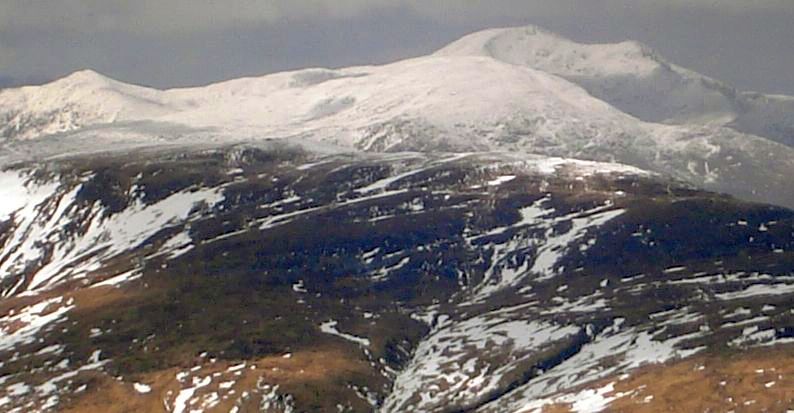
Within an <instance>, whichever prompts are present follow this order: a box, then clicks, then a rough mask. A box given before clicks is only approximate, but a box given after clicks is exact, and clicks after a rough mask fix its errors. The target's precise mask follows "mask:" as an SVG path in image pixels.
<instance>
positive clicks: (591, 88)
mask: <svg viewBox="0 0 794 413" xmlns="http://www.w3.org/2000/svg"><path fill="white" fill-rule="evenodd" d="M436 55H438V56H489V57H493V58H495V59H497V60H500V61H503V62H507V63H512V64H516V65H521V66H527V67H532V68H534V69H538V70H542V71H545V72H547V73H553V74H556V75H559V76H561V77H564V78H565V79H568V80H570V81H572V82H574V83H576V84H578V85H580V86H582V87H584V88H585V89H587V91H588V92H590V93H591V94H592V95H593V96H595V97H597V98H599V99H603V100H604V101H606V102H608V103H609V104H611V105H613V106H615V107H616V108H618V109H620V110H622V111H624V112H626V113H629V114H631V115H632V116H636V117H637V118H639V119H642V120H645V121H648V122H659V123H672V124H689V123H697V124H704V125H721V126H727V127H730V128H733V129H736V130H738V131H740V132H744V133H749V134H754V135H758V136H763V137H766V138H769V139H772V140H774V141H777V142H780V143H783V144H786V145H789V146H792V145H794V116H792V113H794V98H792V97H790V96H781V95H764V94H760V93H752V92H741V91H738V90H736V89H735V88H733V87H731V86H729V85H727V84H725V83H723V82H720V81H718V80H715V79H712V78H709V77H707V76H703V75H701V74H699V73H696V72H693V71H691V70H688V69H685V68H683V67H680V66H677V65H675V64H673V63H671V62H668V61H666V60H665V59H664V58H663V57H662V56H661V55H659V54H658V53H656V52H655V51H654V50H652V49H651V48H650V47H648V46H646V45H643V44H640V43H637V42H633V41H626V42H622V43H614V44H582V43H576V42H573V41H571V40H569V39H566V38H564V37H561V36H559V35H557V34H554V33H551V32H548V31H545V30H543V29H540V28H538V27H533V26H530V27H521V28H509V29H494V30H486V31H482V32H478V33H474V34H471V35H469V36H466V37H464V38H462V39H460V40H458V41H457V42H454V43H452V44H450V45H449V46H447V47H445V48H443V49H442V50H440V51H438V52H437V53H436Z"/></svg>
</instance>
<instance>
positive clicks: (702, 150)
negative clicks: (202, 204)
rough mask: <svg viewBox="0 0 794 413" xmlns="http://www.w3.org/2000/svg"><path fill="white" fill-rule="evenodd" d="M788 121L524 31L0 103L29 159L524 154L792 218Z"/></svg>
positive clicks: (650, 56)
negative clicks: (262, 152)
mask: <svg viewBox="0 0 794 413" xmlns="http://www.w3.org/2000/svg"><path fill="white" fill-rule="evenodd" d="M793 113H794V98H790V97H785V96H767V95H759V94H752V93H744V92H739V91H736V90H735V89H733V88H731V87H729V86H727V85H724V84H722V83H720V82H718V81H715V80H713V79H710V78H707V77H705V76H702V75H699V74H697V73H694V72H691V71H688V70H686V69H683V68H680V67H678V66H675V65H673V64H671V63H668V62H666V61H665V60H663V59H662V58H661V57H660V56H658V54H656V53H655V52H653V51H652V50H650V49H649V48H648V47H646V46H643V45H640V44H637V43H634V42H624V43H618V44H606V45H586V44H578V43H574V42H572V41H570V40H567V39H564V38H562V37H560V36H557V35H554V34H551V33H548V32H546V31H543V30H541V29H538V28H536V27H523V28H514V29H499V30H488V31H483V32H479V33H475V34H472V35H469V36H466V37H464V38H463V39H461V40H459V41H457V42H454V43H453V44H451V45H449V46H447V47H445V48H443V49H442V50H440V51H438V52H437V53H435V54H433V55H430V56H426V57H420V58H416V59H410V60H405V61H400V62H396V63H392V64H388V65H384V66H365V67H352V68H346V69H340V70H326V69H307V70H301V71H296V72H287V73H278V74H273V75H267V76H263V77H258V78H245V79H237V80H231V81H227V82H222V83H217V84H213V85H209V86H206V87H199V88H188V89H171V90H165V91H161V90H156V89H149V88H143V87H138V86H133V85H128V84H124V83H121V82H118V81H115V80H112V79H109V78H107V77H104V76H102V75H100V74H97V73H95V72H92V71H81V72H77V73H74V74H72V75H70V76H68V77H66V78H63V79H60V80H57V81H55V82H52V83H50V84H46V85H43V86H37V87H23V88H18V89H6V90H2V91H0V120H2V123H0V136H2V137H4V138H5V140H6V144H5V147H6V148H7V151H6V152H7V153H8V154H11V153H13V154H16V155H18V156H21V157H22V158H24V157H25V156H24V154H34V155H37V156H53V155H60V154H63V153H64V152H66V153H73V152H86V151H98V150H103V151H104V150H111V149H113V148H117V149H119V150H122V149H123V148H125V147H127V146H129V145H132V146H150V145H159V144H161V143H163V142H168V143H171V144H173V143H180V142H181V143H189V142H198V143H208V142H221V143H222V142H236V141H247V140H248V141H250V140H261V139H278V138H286V139H289V140H293V141H299V142H302V143H303V144H311V143H313V142H325V143H330V144H333V145H337V146H340V147H342V148H349V149H354V150H364V151H375V152H394V151H438V150H442V151H448V152H460V151H489V150H503V151H522V152H526V153H537V154H545V155H552V156H562V157H572V158H582V159H591V160H596V161H617V162H622V163H626V164H630V165H634V166H637V167H640V168H643V169H647V170H651V171H656V172H660V173H664V174H667V175H670V176H673V177H675V178H677V179H681V180H684V181H687V182H690V183H692V184H695V185H698V186H701V187H704V188H707V189H710V190H716V191H722V192H728V193H731V194H734V195H737V196H740V197H743V198H746V199H751V200H759V201H765V202H773V203H777V204H780V205H786V206H794V191H781V188H789V187H790V186H789V180H788V177H789V176H793V175H794V149H792V146H791V145H792V144H794V134H792V130H794V129H792V125H794V116H792V114H793ZM45 137H48V138H49V139H42V138H45ZM34 139H39V140H41V142H38V143H35V144H28V143H25V142H22V141H27V140H34ZM70 140H71V142H73V143H71V144H70V143H69V142H70ZM31 145H35V149H32V148H31ZM20 154H22V155H20ZM6 156H10V155H6Z"/></svg>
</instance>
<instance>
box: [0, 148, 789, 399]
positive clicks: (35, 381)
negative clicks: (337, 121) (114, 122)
mask: <svg viewBox="0 0 794 413" xmlns="http://www.w3.org/2000/svg"><path fill="white" fill-rule="evenodd" d="M0 182H2V183H3V185H2V187H0V191H1V192H0V193H1V194H2V196H3V199H4V200H7V201H8V202H4V203H3V208H2V209H0V291H2V295H3V299H2V300H0V360H2V364H0V409H2V410H4V411H10V412H33V411H72V412H89V411H90V412H95V411H107V412H114V411H118V412H122V411H172V412H187V411H206V412H215V411H218V412H230V411H231V412H250V411H266V412H290V411H292V412H295V411H329V412H330V411H353V412H359V411H360V412H369V411H382V412H404V411H422V412H450V411H472V412H536V411H579V412H581V411H601V410H603V409H606V410H610V409H611V410H614V411H665V410H669V409H673V410H680V409H681V408H682V406H683V407H686V409H685V410H688V411H702V410H708V409H711V410H718V411H727V410H733V409H736V410H737V411H763V410H766V411H780V410H781V408H782V407H783V406H787V405H791V403H794V394H792V393H791V391H790V389H791V388H792V383H791V382H790V381H791V379H790V377H789V376H790V372H791V370H792V369H791V365H792V363H791V362H790V360H791V355H792V354H794V353H792V347H791V346H790V344H789V343H790V342H791V341H792V337H794V324H793V323H794V318H793V317H794V315H793V314H794V313H792V310H794V307H792V306H793V305H794V299H792V298H794V240H793V239H792V233H794V213H793V212H791V211H790V210H786V209H782V208H777V207H770V206H765V205H761V204H754V203H746V202H742V201H739V200H736V199H734V198H731V197H727V196H723V195H716V194H712V193H708V192H703V191H700V190H697V189H694V188H693V187H690V186H688V185H685V184H682V183H680V182H676V181H671V180H669V179H667V178H665V177H662V176H659V175H656V174H652V173H648V172H644V171H642V170H638V169H636V168H632V167H628V166H624V165H620V164H604V163H594V162H586V161H575V160H565V159H560V158H548V157H539V156H527V155H522V154H514V155H508V154H505V153H472V154H441V153H439V154H418V153H408V154H406V153H402V154H332V155H317V154H313V153H309V152H306V151H303V150H300V149H295V148H293V147H290V146H280V145H275V144H274V145H271V146H268V147H252V146H249V145H245V146H234V147H223V148H216V149H207V150H199V149H194V150H188V151H185V150H184V149H179V150H175V151H172V152H169V151H164V150H158V151H154V152H152V151H138V152H131V153H124V154H120V155H107V156H92V157H70V158H65V159H61V160H57V161H50V162H46V163H44V164H37V165H34V164H27V163H21V164H17V165H15V166H14V167H13V168H10V169H6V170H5V171H4V172H3V174H2V175H0ZM544 409H545V410H544ZM742 409H743V410H742Z"/></svg>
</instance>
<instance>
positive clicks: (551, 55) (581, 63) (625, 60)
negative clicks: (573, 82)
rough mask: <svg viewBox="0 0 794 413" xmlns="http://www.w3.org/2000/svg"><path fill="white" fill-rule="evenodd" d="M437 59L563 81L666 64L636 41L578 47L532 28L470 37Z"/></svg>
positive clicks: (545, 31) (645, 69) (464, 38)
mask: <svg viewBox="0 0 794 413" xmlns="http://www.w3.org/2000/svg"><path fill="white" fill-rule="evenodd" d="M436 55H441V56H460V55H476V56H488V57H492V58H494V59H497V60H501V61H503V62H507V63H511V64H517V65H521V66H528V67H532V68H534V69H538V70H543V71H546V72H550V73H554V74H557V75H561V76H563V77H565V76H569V75H570V76H580V75H602V76H604V75H606V76H608V75H616V74H618V75H620V74H638V73H640V74H642V73H649V72H651V71H653V70H654V69H656V68H657V67H659V66H660V64H665V62H664V61H663V59H662V58H661V57H660V56H659V55H658V54H657V53H656V52H655V51H653V49H651V48H650V47H648V46H647V45H644V44H642V43H639V42H636V41H624V42H620V43H603V44H587V43H577V42H575V41H573V40H570V39H568V38H566V37H564V36H561V35H559V34H556V33H554V32H551V31H548V30H546V29H543V28H541V27H538V26H532V25H530V26H522V27H512V28H502V29H490V30H483V31H480V32H476V33H472V34H470V35H467V36H464V37H462V38H461V39H459V40H457V41H455V42H453V43H451V44H449V45H448V46H446V47H444V48H442V49H441V50H439V51H438V52H436Z"/></svg>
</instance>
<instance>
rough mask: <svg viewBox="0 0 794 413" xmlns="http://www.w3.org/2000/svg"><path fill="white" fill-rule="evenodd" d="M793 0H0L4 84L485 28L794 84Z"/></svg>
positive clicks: (221, 73) (255, 71)
mask: <svg viewBox="0 0 794 413" xmlns="http://www.w3.org/2000/svg"><path fill="white" fill-rule="evenodd" d="M792 23H794V0H488V1H478V0H455V1H452V0H329V1H325V0H218V1H214V0H213V1H211V0H135V1H130V0H0V87H1V86H3V85H5V86H8V85H19V84H28V83H40V82H43V81H46V80H50V79H53V78H57V77H60V76H63V75H65V74H68V73H70V72H72V71H74V70H78V69H82V68H90V69H94V70H96V71H99V72H101V73H104V74H106V75H108V76H111V77H114V78H117V79H119V80H123V81H127V82H133V83H138V84H144V85H150V86H156V87H161V88H162V87H175V86H187V85H200V84H206V83H211V82H215V81H219V80H225V79H229V78H235V77H240V76H244V75H259V74H264V73H270V72H276V71H281V70H285V69H296V68H302V67H309V66H311V67H342V66H348V65H353V64H365V63H385V62H389V61H393V60H398V59H401V58H405V57H412V56H418V55H422V54H426V53H429V52H431V51H433V50H435V49H437V48H439V47H441V46H443V45H444V44H446V43H449V42H450V41H453V40H455V39H457V38H459V37H460V36H462V35H464V34H466V33H469V32H472V31H476V30H479V29H482V28H488V27H504V26H517V25H525V24H537V25H540V26H543V27H545V28H547V29H549V30H552V31H556V32H558V33H560V34H562V35H565V36H567V37H570V38H573V39H574V40H577V41H583V42H588V43H592V42H605V41H619V40H625V39H632V40H638V41H641V42H643V43H646V44H648V45H650V46H652V47H653V48H655V49H656V50H658V51H659V52H660V53H662V54H663V55H664V56H666V57H667V58H668V59H669V60H672V61H673V62H675V63H678V64H680V65H683V66H686V67H689V68H692V69H694V70H697V71H699V72H702V73H705V74H707V75H710V76H713V77H716V78H718V79H721V80H724V81H727V82H728V83H730V84H733V85H735V86H737V87H739V88H741V89H748V90H758V91H763V92H771V93H786V94H792V95H794V24H792Z"/></svg>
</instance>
